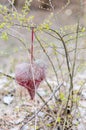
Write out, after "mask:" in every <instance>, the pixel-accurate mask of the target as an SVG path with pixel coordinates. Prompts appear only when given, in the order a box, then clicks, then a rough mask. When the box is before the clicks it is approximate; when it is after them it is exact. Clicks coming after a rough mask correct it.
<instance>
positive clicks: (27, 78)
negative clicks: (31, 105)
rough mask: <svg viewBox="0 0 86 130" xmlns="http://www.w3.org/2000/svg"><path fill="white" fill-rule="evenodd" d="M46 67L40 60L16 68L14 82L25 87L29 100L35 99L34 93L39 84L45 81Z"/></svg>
mask: <svg viewBox="0 0 86 130" xmlns="http://www.w3.org/2000/svg"><path fill="white" fill-rule="evenodd" d="M45 73H46V65H45V64H44V63H43V62H41V61H40V60H37V61H34V62H33V63H21V64H19V65H17V66H16V70H15V80H16V82H17V83H18V84H19V85H21V86H23V87H25V88H26V89H27V90H28V92H29V94H30V97H31V99H32V100H33V99H34V97H35V92H36V90H37V88H38V87H39V85H40V83H41V82H42V81H43V80H44V79H45Z"/></svg>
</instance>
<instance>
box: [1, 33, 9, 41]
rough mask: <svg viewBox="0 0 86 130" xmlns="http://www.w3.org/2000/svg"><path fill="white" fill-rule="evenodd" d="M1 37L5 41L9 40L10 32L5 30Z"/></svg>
mask: <svg viewBox="0 0 86 130" xmlns="http://www.w3.org/2000/svg"><path fill="white" fill-rule="evenodd" d="M1 38H2V39H3V40H5V41H7V40H8V34H7V33H6V32H3V33H2V35H1Z"/></svg>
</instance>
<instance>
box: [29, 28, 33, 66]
mask: <svg viewBox="0 0 86 130" xmlns="http://www.w3.org/2000/svg"><path fill="white" fill-rule="evenodd" d="M31 29H32V34H31V50H30V51H31V63H33V59H34V56H33V51H34V50H33V49H34V48H33V42H34V27H32V28H31Z"/></svg>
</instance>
